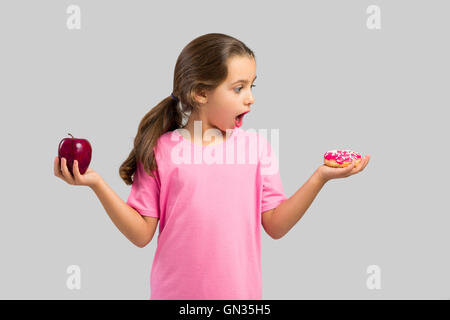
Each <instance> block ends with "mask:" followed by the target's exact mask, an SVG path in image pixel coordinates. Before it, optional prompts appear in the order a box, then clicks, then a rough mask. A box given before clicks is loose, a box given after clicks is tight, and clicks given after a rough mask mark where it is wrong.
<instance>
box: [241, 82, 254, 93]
mask: <svg viewBox="0 0 450 320" xmlns="http://www.w3.org/2000/svg"><path fill="white" fill-rule="evenodd" d="M250 87H251V88H253V87H256V85H254V84H252V85H251V86H250ZM242 88H243V87H239V88H236V89H239V91H238V92H240V91H241V89H242Z"/></svg>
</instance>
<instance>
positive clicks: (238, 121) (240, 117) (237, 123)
mask: <svg viewBox="0 0 450 320" xmlns="http://www.w3.org/2000/svg"><path fill="white" fill-rule="evenodd" d="M248 112H250V111H245V112H243V113H241V114H240V115H238V116H237V117H236V118H235V119H234V123H235V125H236V127H238V128H239V127H240V126H242V119H243V118H244V115H245V114H246V113H248Z"/></svg>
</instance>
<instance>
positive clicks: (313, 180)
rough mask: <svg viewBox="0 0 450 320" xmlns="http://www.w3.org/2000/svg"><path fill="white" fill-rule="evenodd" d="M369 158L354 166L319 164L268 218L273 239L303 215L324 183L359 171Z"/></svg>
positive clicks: (278, 237)
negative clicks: (335, 166) (339, 166)
mask: <svg viewBox="0 0 450 320" xmlns="http://www.w3.org/2000/svg"><path fill="white" fill-rule="evenodd" d="M369 160H370V155H368V156H366V157H364V158H363V159H362V161H361V162H360V163H359V164H358V165H357V166H354V163H352V164H351V165H349V166H347V167H346V168H330V167H327V166H325V165H322V166H320V167H319V168H318V169H317V170H316V171H315V172H314V173H313V175H312V176H311V177H310V178H309V179H308V181H306V182H305V184H304V185H303V186H302V187H301V188H300V189H299V190H298V191H297V192H296V193H295V194H294V195H293V196H292V197H290V198H289V199H287V200H285V201H283V202H282V203H280V205H279V206H278V207H276V208H275V209H274V211H273V213H272V214H271V215H270V218H268V219H267V220H268V229H269V230H271V234H272V237H273V238H274V239H280V238H281V237H283V236H284V235H285V234H286V233H287V232H288V231H289V230H291V228H292V227H293V226H294V225H295V224H296V223H297V221H298V220H300V219H301V217H303V215H304V214H305V212H306V210H308V208H309V206H310V205H311V203H312V202H313V200H314V199H315V198H316V196H317V194H318V193H319V191H320V190H321V189H322V187H323V186H324V185H325V183H326V182H327V181H329V180H331V179H339V178H346V177H349V176H351V175H354V174H356V173H358V172H361V171H362V170H363V169H364V168H365V167H366V166H367V163H368V162H369Z"/></svg>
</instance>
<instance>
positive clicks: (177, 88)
mask: <svg viewBox="0 0 450 320" xmlns="http://www.w3.org/2000/svg"><path fill="white" fill-rule="evenodd" d="M255 79H256V61H255V55H254V53H253V52H252V50H250V49H249V48H248V47H247V46H246V45H245V44H244V43H242V42H241V41H239V40H237V39H235V38H233V37H230V36H227V35H224V34H218V33H211V34H206V35H203V36H200V37H198V38H196V39H194V40H193V41H191V42H190V43H189V44H188V45H187V46H186V47H185V48H184V49H183V50H182V52H181V54H180V56H179V57H178V60H177V62H176V65H175V74H174V86H173V92H172V94H171V95H170V96H168V97H167V98H165V99H164V100H162V101H161V102H160V103H159V104H158V105H156V106H155V107H154V108H153V109H151V110H150V111H149V112H148V113H147V114H146V115H145V116H144V118H143V119H142V120H141V122H140V124H139V128H138V130H137V135H136V137H135V140H134V148H133V150H132V151H131V152H130V154H129V156H128V158H127V159H126V160H125V162H123V164H122V165H121V167H120V169H119V173H120V176H121V178H122V179H123V180H124V182H125V183H126V184H127V185H131V191H130V195H129V197H128V200H127V202H124V201H123V200H122V199H120V198H119V196H117V194H116V193H115V192H114V191H113V190H112V189H111V188H110V187H109V185H108V184H107V183H106V182H105V181H104V180H103V179H102V178H101V177H100V176H99V175H98V174H97V173H96V172H95V171H94V170H92V169H91V168H89V169H88V170H87V171H86V172H85V173H84V174H83V175H81V174H80V172H79V169H78V164H77V162H76V161H74V164H73V172H74V175H73V176H72V175H71V173H70V172H69V171H68V167H67V164H66V159H64V158H63V159H61V164H60V163H59V160H58V157H56V158H55V163H54V171H55V175H56V176H57V177H59V178H61V179H63V180H64V181H66V182H67V183H69V184H72V185H86V186H89V187H90V188H91V189H92V190H93V191H94V192H95V194H96V195H97V197H98V198H99V200H100V202H101V203H102V205H103V207H104V209H105V210H106V212H107V214H108V215H109V217H110V218H111V220H112V221H113V223H114V224H115V225H116V226H117V228H118V229H119V230H120V231H121V232H122V233H123V234H124V235H125V236H126V237H127V238H128V239H129V240H130V241H131V242H132V243H133V244H135V245H136V246H138V247H141V248H142V247H145V246H146V245H147V244H148V243H149V242H150V241H151V240H152V239H153V235H154V233H155V230H156V226H157V224H158V222H159V234H158V238H157V249H156V253H155V257H154V261H153V266H152V270H151V277H150V284H151V297H150V299H175V300H184V299H228V300H236V299H261V298H262V277H261V225H262V226H263V228H264V230H265V231H266V233H267V234H268V235H269V236H270V237H272V238H273V239H280V238H281V237H283V236H284V235H285V234H286V233H287V232H288V231H289V230H290V229H291V228H292V227H293V226H294V225H295V224H296V223H297V221H298V220H299V219H300V218H301V217H302V216H303V214H304V213H305V211H306V210H307V209H308V207H309V206H310V204H311V203H312V201H313V200H314V198H315V197H316V195H317V194H318V192H319V191H320V189H321V188H322V187H323V186H324V184H325V183H326V182H327V181H329V180H330V179H336V178H342V177H348V176H350V175H353V174H355V173H357V172H360V171H361V170H363V169H364V167H365V166H366V165H367V163H368V161H369V156H367V157H365V158H363V159H362V161H361V162H360V164H359V165H358V166H357V167H354V165H353V164H352V165H350V166H348V167H346V168H330V167H327V166H325V165H322V166H320V167H319V168H318V169H317V170H316V171H315V172H314V174H313V175H312V176H311V177H310V178H309V180H308V181H307V182H306V183H305V184H304V185H303V186H302V187H301V188H300V189H299V190H298V191H297V192H296V193H295V194H294V195H293V196H291V197H290V198H287V197H286V196H285V194H284V190H283V186H282V183H281V179H280V174H279V170H278V168H277V167H276V165H275V166H272V165H271V166H270V167H269V168H270V170H268V169H267V166H264V163H267V161H263V160H264V159H263V156H262V155H265V154H266V152H265V151H267V154H270V156H269V157H268V160H270V161H269V162H271V163H272V164H273V163H276V159H274V153H273V152H272V149H271V146H270V144H269V143H268V141H267V140H266V139H265V138H263V137H262V136H261V135H259V134H256V133H252V132H247V131H244V130H242V129H240V128H239V127H240V125H241V124H242V118H243V117H244V116H243V114H244V113H246V112H248V111H250V110H251V105H252V104H253V103H254V97H253V94H252V90H251V89H252V87H253V86H254V85H253V81H254V80H255ZM186 120H187V123H186ZM197 132H199V133H200V134H201V136H200V138H197V139H196V136H197V137H198V134H196V133H197ZM211 132H213V133H214V135H213V136H214V140H213V142H210V140H211ZM223 136H225V137H224V138H223ZM191 137H194V139H192V138H191ZM222 138H223V139H222ZM239 141H240V142H242V141H244V142H245V143H243V144H242V143H241V144H240V146H241V147H238V150H239V151H238V152H237V156H238V158H239V157H240V156H242V155H244V157H241V159H244V160H245V161H236V158H234V150H235V146H237V144H236V143H237V142H239ZM255 141H257V142H258V153H257V156H256V161H249V160H247V159H248V158H247V155H248V156H249V158H252V156H253V155H254V154H252V150H254V149H252V143H251V142H255ZM247 142H248V143H247ZM242 146H244V147H243V148H242ZM180 154H183V155H182V156H180ZM225 154H226V156H227V157H226V159H227V160H230V159H231V160H232V161H225V160H224V159H225V156H224V155H225ZM192 155H193V156H192ZM198 155H200V157H198ZM192 157H194V158H195V160H197V161H195V160H194V161H192ZM199 159H200V161H198V160H199ZM208 159H209V160H208ZM211 159H212V160H216V161H215V162H214V161H211ZM266 160H267V159H266ZM205 162H207V163H205ZM236 162H238V163H236ZM274 168H275V169H274ZM132 177H133V178H132Z"/></svg>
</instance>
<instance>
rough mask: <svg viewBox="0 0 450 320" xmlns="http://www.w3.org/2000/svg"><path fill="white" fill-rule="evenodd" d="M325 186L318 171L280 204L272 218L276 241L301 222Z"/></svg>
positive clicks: (271, 222) (271, 223)
mask: <svg viewBox="0 0 450 320" xmlns="http://www.w3.org/2000/svg"><path fill="white" fill-rule="evenodd" d="M324 185H325V181H324V180H323V179H321V178H320V176H319V175H318V173H317V171H316V172H314V174H313V175H312V176H311V177H310V178H309V179H308V181H306V182H305V184H304V185H303V186H302V187H301V188H300V189H299V190H297V192H296V193H295V194H294V195H292V196H291V197H290V198H289V199H287V200H285V201H283V202H282V203H280V205H279V206H278V207H276V208H275V209H274V211H273V213H272V215H271V217H270V220H269V221H270V222H269V224H270V227H269V228H270V230H271V233H272V236H273V238H274V239H280V238H281V237H283V236H284V235H285V234H286V233H287V232H288V231H289V230H291V228H292V227H293V226H294V225H295V224H296V223H297V221H298V220H300V218H301V217H303V215H304V214H305V212H306V210H308V208H309V206H310V205H311V203H312V202H313V200H314V198H315V197H316V196H317V194H318V193H319V191H320V190H321V189H322V187H323V186H324Z"/></svg>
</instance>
